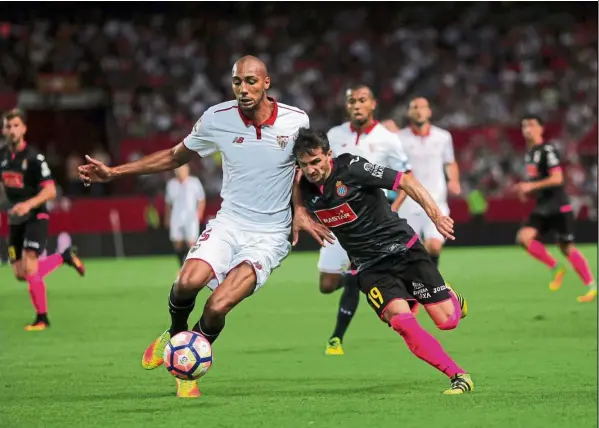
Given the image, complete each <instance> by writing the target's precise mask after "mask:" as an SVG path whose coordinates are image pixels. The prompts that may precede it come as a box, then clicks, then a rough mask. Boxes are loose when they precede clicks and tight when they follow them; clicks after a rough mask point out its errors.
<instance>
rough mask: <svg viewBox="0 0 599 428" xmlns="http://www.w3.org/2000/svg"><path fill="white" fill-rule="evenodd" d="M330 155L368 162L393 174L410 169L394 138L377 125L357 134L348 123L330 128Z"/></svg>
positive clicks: (385, 129) (403, 152)
mask: <svg viewBox="0 0 599 428" xmlns="http://www.w3.org/2000/svg"><path fill="white" fill-rule="evenodd" d="M327 137H328V139H329V144H330V146H331V150H332V151H333V156H339V155H342V154H343V153H351V154H352V155H357V156H361V157H363V158H365V159H368V161H369V162H370V163H374V164H377V165H381V166H384V167H386V168H392V169H395V170H397V171H402V172H403V171H409V170H410V169H411V166H410V162H409V161H408V159H409V158H408V156H406V153H405V151H404V149H403V147H402V142H401V141H400V138H398V136H397V135H395V134H394V133H393V132H391V131H389V130H388V129H387V128H385V127H384V126H383V125H381V124H380V123H379V122H374V124H373V126H371V127H370V128H368V129H365V130H364V131H362V132H360V131H359V130H356V129H354V128H353V126H352V125H351V123H350V122H345V123H344V124H342V125H339V126H335V127H334V128H331V129H330V130H329V132H328V133H327Z"/></svg>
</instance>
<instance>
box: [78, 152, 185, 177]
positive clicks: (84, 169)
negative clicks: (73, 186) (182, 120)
mask: <svg viewBox="0 0 599 428" xmlns="http://www.w3.org/2000/svg"><path fill="white" fill-rule="evenodd" d="M193 154H194V152H193V151H191V150H189V149H188V148H187V147H185V145H184V144H183V143H179V144H177V145H176V146H175V147H173V148H171V149H167V150H160V151H158V152H155V153H152V154H151V155H148V156H145V157H143V158H141V159H139V160H137V161H135V162H129V163H126V164H123V165H119V166H115V167H108V166H106V165H104V164H103V163H102V162H100V161H99V160H96V159H93V158H91V157H89V156H85V159H86V160H87V162H88V163H87V165H82V166H80V167H79V178H80V179H81V181H83V182H84V183H86V184H89V183H102V182H106V181H110V180H113V179H115V178H118V177H122V176H124V175H145V174H155V173H157V172H162V171H169V170H173V169H176V168H179V167H180V166H181V165H184V164H186V163H188V162H189V161H190V160H191V158H192V155H193Z"/></svg>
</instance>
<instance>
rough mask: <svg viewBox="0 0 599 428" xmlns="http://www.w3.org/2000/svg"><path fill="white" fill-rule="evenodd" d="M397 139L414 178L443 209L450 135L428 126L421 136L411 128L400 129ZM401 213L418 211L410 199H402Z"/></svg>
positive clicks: (445, 199)
mask: <svg viewBox="0 0 599 428" xmlns="http://www.w3.org/2000/svg"><path fill="white" fill-rule="evenodd" d="M397 135H399V138H400V139H401V141H402V143H403V148H404V150H405V151H406V153H407V155H408V157H409V159H410V163H411V164H412V174H414V177H416V179H417V180H418V181H420V183H422V185H423V186H424V187H425V188H426V190H428V191H429V193H430V194H431V196H432V197H433V199H434V200H435V202H437V204H439V205H446V204H447V182H446V179H445V165H446V164H448V163H451V162H454V161H455V157H454V153H453V139H452V138H451V134H450V133H449V132H448V131H446V130H445V129H442V128H439V127H437V126H434V125H431V126H430V129H429V131H428V132H427V133H426V134H423V135H420V134H418V133H416V132H415V131H414V130H412V128H411V127H407V128H403V129H402V130H400V131H399V132H398V133H397ZM404 210H405V211H408V212H413V211H419V210H422V208H421V207H420V205H418V204H417V203H416V202H414V201H413V200H412V199H411V198H406V200H405V202H404V203H403V204H402V206H401V209H400V212H401V211H404Z"/></svg>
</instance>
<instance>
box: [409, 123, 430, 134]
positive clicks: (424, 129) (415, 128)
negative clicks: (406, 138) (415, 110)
mask: <svg viewBox="0 0 599 428" xmlns="http://www.w3.org/2000/svg"><path fill="white" fill-rule="evenodd" d="M410 128H411V129H412V132H413V133H414V134H416V135H428V134H429V133H430V132H431V123H430V122H424V123H416V122H410Z"/></svg>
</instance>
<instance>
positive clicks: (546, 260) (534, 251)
mask: <svg viewBox="0 0 599 428" xmlns="http://www.w3.org/2000/svg"><path fill="white" fill-rule="evenodd" d="M526 251H528V254H530V255H531V256H533V257H534V258H535V259H537V260H539V261H540V262H542V263H543V264H545V265H547V266H549V267H550V268H551V269H553V268H554V267H556V266H557V260H555V259H554V258H553V256H552V255H551V254H549V252H548V251H547V248H545V246H544V245H543V244H542V243H541V242H539V241H537V240H536V239H533V240H532V241H530V245H529V246H528V247H527V248H526Z"/></svg>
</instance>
